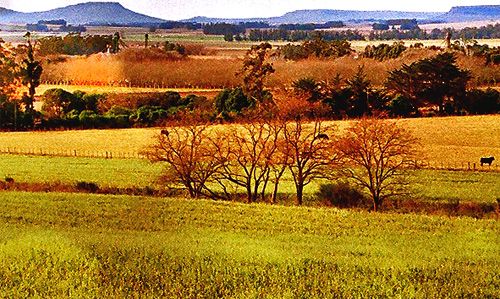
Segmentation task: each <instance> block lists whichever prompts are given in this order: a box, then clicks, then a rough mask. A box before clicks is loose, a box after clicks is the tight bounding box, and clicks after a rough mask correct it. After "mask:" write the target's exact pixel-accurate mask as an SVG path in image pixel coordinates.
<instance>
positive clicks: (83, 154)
mask: <svg viewBox="0 0 500 299" xmlns="http://www.w3.org/2000/svg"><path fill="white" fill-rule="evenodd" d="M0 154H8V155H28V156H50V157H76V158H102V159H146V158H147V157H146V155H144V154H141V153H139V152H133V151H131V152H117V151H92V150H62V149H59V150H58V149H43V148H40V149H25V148H15V147H13V148H11V147H7V148H0Z"/></svg>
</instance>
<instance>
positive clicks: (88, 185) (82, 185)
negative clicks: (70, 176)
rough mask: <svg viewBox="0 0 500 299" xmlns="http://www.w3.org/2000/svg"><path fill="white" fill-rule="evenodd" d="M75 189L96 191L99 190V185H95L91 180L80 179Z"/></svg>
mask: <svg viewBox="0 0 500 299" xmlns="http://www.w3.org/2000/svg"><path fill="white" fill-rule="evenodd" d="M76 189H77V190H78V191H86V192H89V193H96V192H97V191H99V185H97V184H96V183H93V182H84V181H81V182H77V183H76Z"/></svg>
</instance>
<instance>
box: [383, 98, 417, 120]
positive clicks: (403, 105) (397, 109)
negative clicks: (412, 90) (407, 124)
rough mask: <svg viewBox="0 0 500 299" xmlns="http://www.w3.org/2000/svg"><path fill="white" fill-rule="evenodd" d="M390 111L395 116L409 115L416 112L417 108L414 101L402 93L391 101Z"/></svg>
mask: <svg viewBox="0 0 500 299" xmlns="http://www.w3.org/2000/svg"><path fill="white" fill-rule="evenodd" d="M388 108H389V113H390V115H391V116H393V117H409V116H412V115H414V114H415V113H416V111H417V109H416V108H415V106H414V105H413V103H412V102H411V101H410V100H409V99H408V98H406V97H403V96H401V95H399V96H397V97H396V98H394V99H393V100H392V101H391V102H390V103H389V107H388Z"/></svg>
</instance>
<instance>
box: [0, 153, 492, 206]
mask: <svg viewBox="0 0 500 299" xmlns="http://www.w3.org/2000/svg"><path fill="white" fill-rule="evenodd" d="M161 169H162V165H160V164H150V163H149V162H147V161H145V160H140V159H125V160H123V159H95V158H74V157H39V156H38V157H37V156H15V155H0V178H1V179H3V178H4V177H11V178H13V179H14V180H15V181H16V182H21V183H54V182H61V183H64V184H70V185H74V184H75V183H76V182H79V181H85V182H94V183H97V184H98V185H99V186H101V187H120V188H131V187H138V188H143V187H148V186H152V187H156V188H160V187H161V186H158V185H157V183H156V182H157V178H158V177H159V176H160V174H161ZM412 182H413V184H412V189H410V191H411V198H416V199H424V200H432V201H436V200H437V201H444V202H448V201H451V200H455V199H458V200H461V201H470V202H479V203H481V202H483V203H495V200H496V198H500V184H499V182H500V173H494V172H492V173H485V172H459V171H434V170H418V171H414V172H412ZM322 183H325V182H324V181H317V182H314V183H313V184H311V185H310V186H308V187H306V189H305V193H306V197H307V200H306V201H307V202H306V205H318V204H321V203H319V202H318V201H317V199H316V198H314V193H315V192H316V191H317V190H318V187H319V185H320V184H322ZM294 191H295V189H294V186H293V182H292V180H291V178H290V177H285V178H284V180H283V183H282V185H281V188H280V192H282V193H283V195H284V198H289V201H290V202H291V201H292V200H293V196H292V195H293V194H294ZM271 192H272V190H271V186H270V188H269V193H271ZM284 203H285V204H288V202H284Z"/></svg>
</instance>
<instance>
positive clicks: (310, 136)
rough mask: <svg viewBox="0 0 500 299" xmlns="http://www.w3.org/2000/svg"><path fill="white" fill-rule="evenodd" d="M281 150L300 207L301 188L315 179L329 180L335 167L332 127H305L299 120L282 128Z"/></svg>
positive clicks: (335, 158)
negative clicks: (284, 155)
mask: <svg viewBox="0 0 500 299" xmlns="http://www.w3.org/2000/svg"><path fill="white" fill-rule="evenodd" d="M283 132H284V134H283V135H284V140H285V142H284V147H282V149H281V150H282V152H284V153H285V154H286V157H287V163H286V164H287V167H288V169H289V170H290V172H291V174H292V178H293V181H294V184H295V189H296V201H295V203H296V204H297V205H302V203H303V196H304V187H305V186H307V185H308V184H310V183H311V182H312V181H313V180H315V179H318V178H330V177H331V174H332V170H333V168H334V167H335V166H336V164H337V163H338V161H339V159H338V157H339V155H338V153H337V151H336V146H335V139H336V135H335V127H334V126H333V125H324V124H323V123H322V122H321V121H314V122H313V123H311V124H309V125H308V124H306V123H305V122H304V121H303V120H302V119H300V118H299V119H298V120H296V121H294V122H290V123H288V124H286V125H285V126H284V130H283Z"/></svg>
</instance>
